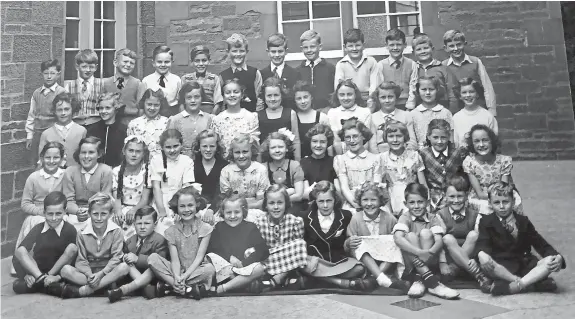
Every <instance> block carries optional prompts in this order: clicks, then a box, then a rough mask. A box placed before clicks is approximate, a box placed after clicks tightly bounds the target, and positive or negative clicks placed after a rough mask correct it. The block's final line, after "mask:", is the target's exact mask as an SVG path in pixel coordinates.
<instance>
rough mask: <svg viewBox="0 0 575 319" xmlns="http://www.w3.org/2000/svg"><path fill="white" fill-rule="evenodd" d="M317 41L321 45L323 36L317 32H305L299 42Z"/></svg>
mask: <svg viewBox="0 0 575 319" xmlns="http://www.w3.org/2000/svg"><path fill="white" fill-rule="evenodd" d="M311 40H316V41H317V44H321V35H320V34H319V33H318V32H317V31H315V30H307V31H304V32H303V33H302V34H301V36H300V37H299V42H300V43H302V42H304V41H311Z"/></svg>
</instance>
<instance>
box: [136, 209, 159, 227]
mask: <svg viewBox="0 0 575 319" xmlns="http://www.w3.org/2000/svg"><path fill="white" fill-rule="evenodd" d="M150 215H152V219H153V220H154V223H155V222H157V221H158V212H157V211H156V210H155V209H154V207H152V206H144V207H142V208H139V209H138V210H136V214H134V221H135V220H136V219H137V218H138V217H140V218H142V217H144V216H150Z"/></svg>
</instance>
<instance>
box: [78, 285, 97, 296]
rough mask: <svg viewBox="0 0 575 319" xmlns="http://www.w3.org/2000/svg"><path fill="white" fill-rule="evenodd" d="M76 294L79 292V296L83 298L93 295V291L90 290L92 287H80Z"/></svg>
mask: <svg viewBox="0 0 575 319" xmlns="http://www.w3.org/2000/svg"><path fill="white" fill-rule="evenodd" d="M78 292H79V294H80V296H82V297H85V296H89V295H91V294H93V293H94V289H92V287H90V286H88V285H84V286H82V287H80V289H79V290H78Z"/></svg>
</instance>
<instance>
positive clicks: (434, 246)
mask: <svg viewBox="0 0 575 319" xmlns="http://www.w3.org/2000/svg"><path fill="white" fill-rule="evenodd" d="M428 194H429V192H428V190H427V187H425V186H423V185H421V184H418V183H410V184H408V185H407V187H406V188H405V206H406V207H407V208H408V209H409V211H407V212H405V213H403V214H402V215H401V216H400V217H399V220H398V221H397V224H396V225H395V226H394V227H393V235H394V238H395V243H396V244H397V246H398V247H399V248H400V249H401V250H402V251H403V253H404V261H405V265H406V268H407V269H406V273H409V271H411V270H413V268H415V271H416V273H417V274H416V275H415V278H414V281H413V284H412V285H411V288H410V289H409V291H408V292H407V295H408V296H410V297H412V298H419V297H422V296H423V295H424V294H425V291H426V290H428V291H429V292H430V293H431V294H433V295H436V296H437V297H440V298H445V299H455V298H457V297H458V296H459V292H457V291H456V290H453V289H451V288H448V287H446V286H445V285H443V284H442V283H441V282H440V281H439V277H438V276H437V275H435V274H433V272H432V270H431V269H430V267H434V268H435V267H436V265H437V262H438V258H436V256H437V255H438V254H439V253H440V251H441V249H442V248H443V240H442V235H443V234H444V233H445V225H444V224H443V221H442V220H441V217H439V216H438V215H436V214H431V213H429V211H428V206H429V195H428ZM409 266H412V267H411V268H410V267H409Z"/></svg>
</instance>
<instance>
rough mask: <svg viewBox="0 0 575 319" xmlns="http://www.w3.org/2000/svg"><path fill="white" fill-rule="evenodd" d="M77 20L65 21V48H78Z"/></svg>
mask: <svg viewBox="0 0 575 319" xmlns="http://www.w3.org/2000/svg"><path fill="white" fill-rule="evenodd" d="M79 24H80V21H79V20H66V48H77V47H78V25H79Z"/></svg>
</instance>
